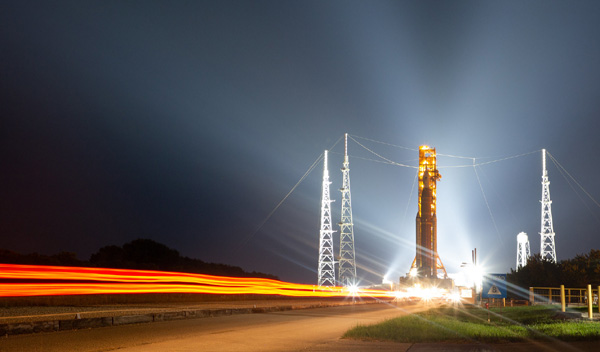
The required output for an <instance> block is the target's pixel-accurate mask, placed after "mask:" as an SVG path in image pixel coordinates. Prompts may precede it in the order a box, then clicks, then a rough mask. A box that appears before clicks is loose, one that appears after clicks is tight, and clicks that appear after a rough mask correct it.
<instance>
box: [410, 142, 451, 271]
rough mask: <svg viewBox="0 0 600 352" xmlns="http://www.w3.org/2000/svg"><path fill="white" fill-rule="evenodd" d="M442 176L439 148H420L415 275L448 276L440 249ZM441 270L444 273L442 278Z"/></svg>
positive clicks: (413, 265)
mask: <svg viewBox="0 0 600 352" xmlns="http://www.w3.org/2000/svg"><path fill="white" fill-rule="evenodd" d="M441 177H442V176H441V175H440V173H439V172H438V170H437V165H436V154H435V148H430V147H428V146H426V145H423V146H421V147H419V210H418V212H417V219H416V225H417V226H416V230H417V231H416V235H417V236H416V246H417V250H416V255H415V259H414V260H413V263H412V265H411V269H410V273H411V275H412V276H415V275H416V276H418V277H422V278H434V279H435V278H440V279H442V278H443V279H446V278H447V277H448V275H447V273H446V269H445V268H444V264H442V261H441V260H440V257H439V256H438V252H437V216H436V214H437V209H436V182H437V180H439V179H440V178H441ZM438 272H440V274H443V275H442V277H438Z"/></svg>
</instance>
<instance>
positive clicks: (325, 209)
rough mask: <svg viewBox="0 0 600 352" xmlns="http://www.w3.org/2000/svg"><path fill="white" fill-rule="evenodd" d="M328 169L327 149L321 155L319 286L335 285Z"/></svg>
mask: <svg viewBox="0 0 600 352" xmlns="http://www.w3.org/2000/svg"><path fill="white" fill-rule="evenodd" d="M330 184H331V182H329V170H328V169H327V151H325V154H324V156H323V193H322V195H321V231H320V232H319V277H318V283H319V286H324V287H334V286H335V260H334V256H333V233H334V232H335V231H333V229H332V227H331V202H332V200H331V199H330V198H329V185H330Z"/></svg>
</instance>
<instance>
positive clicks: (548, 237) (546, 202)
mask: <svg viewBox="0 0 600 352" xmlns="http://www.w3.org/2000/svg"><path fill="white" fill-rule="evenodd" d="M541 203H542V228H541V232H540V236H541V246H540V247H541V249H540V255H541V256H542V259H546V260H549V261H551V262H553V263H556V247H555V245H554V227H553V225H552V201H551V200H550V181H548V170H546V149H542V200H541Z"/></svg>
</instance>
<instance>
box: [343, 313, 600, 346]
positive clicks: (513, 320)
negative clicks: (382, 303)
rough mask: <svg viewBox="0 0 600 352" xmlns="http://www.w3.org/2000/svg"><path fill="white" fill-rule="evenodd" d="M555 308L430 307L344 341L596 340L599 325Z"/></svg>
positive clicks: (361, 330)
mask: <svg viewBox="0 0 600 352" xmlns="http://www.w3.org/2000/svg"><path fill="white" fill-rule="evenodd" d="M558 313H559V308H557V307H556V306H533V307H512V308H511V307H507V308H491V309H490V313H489V317H490V321H489V322H488V311H487V310H485V309H482V308H433V309H431V310H429V311H426V312H422V313H418V314H412V315H408V316H404V317H400V318H395V319H391V320H387V321H385V322H382V323H380V324H375V325H370V326H360V325H359V326H357V327H355V328H353V329H351V330H349V331H347V332H346V333H345V334H344V336H343V337H344V338H352V339H365V340H390V341H396V342H442V341H451V342H469V341H478V342H487V343H494V342H514V341H526V340H530V339H535V340H542V339H546V338H549V337H550V338H556V339H559V340H562V341H584V340H588V341H589V340H600V322H597V321H596V322H593V321H586V320H584V319H582V320H571V321H569V320H565V319H561V318H560V316H559V314H558Z"/></svg>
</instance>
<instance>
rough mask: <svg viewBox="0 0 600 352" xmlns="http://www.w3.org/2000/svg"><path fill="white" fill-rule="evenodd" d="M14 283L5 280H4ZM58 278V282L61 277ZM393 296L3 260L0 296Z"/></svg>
mask: <svg viewBox="0 0 600 352" xmlns="http://www.w3.org/2000/svg"><path fill="white" fill-rule="evenodd" d="M7 280H8V281H9V282H3V281H7ZM57 281H59V282H57ZM349 292H350V293H351V294H352V295H353V296H357V297H377V298H393V297H394V296H393V295H392V293H391V292H389V291H384V290H373V289H361V288H359V287H358V286H356V287H354V288H350V290H349V289H347V288H344V287H331V288H325V287H317V286H313V285H305V284H296V283H290V282H284V281H278V280H271V279H262V278H245V277H225V276H213V275H204V274H191V273H177V272H164V271H151V270H130V269H105V268H83V267H63V266H42V265H17V264H0V297H19V296H55V295H86V294H123V293H200V294H256V295H281V296H290V297H345V296H347V295H348V294H349Z"/></svg>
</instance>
